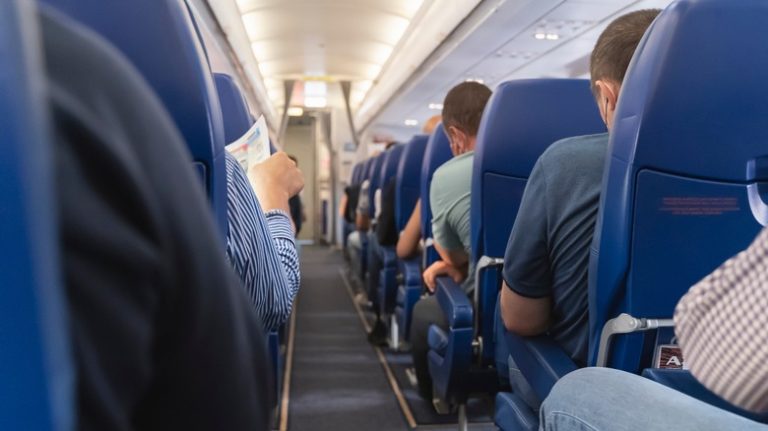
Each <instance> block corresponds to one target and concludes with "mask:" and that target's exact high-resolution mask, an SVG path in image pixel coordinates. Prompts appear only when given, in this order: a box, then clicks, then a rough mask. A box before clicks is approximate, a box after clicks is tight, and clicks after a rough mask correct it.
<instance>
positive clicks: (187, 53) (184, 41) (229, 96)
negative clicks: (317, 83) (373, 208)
mask: <svg viewBox="0 0 768 431" xmlns="http://www.w3.org/2000/svg"><path fill="white" fill-rule="evenodd" d="M40 3H43V4H46V5H47V6H50V7H51V8H54V9H55V10H57V11H58V12H60V13H63V14H65V15H67V16H68V17H70V18H71V19H73V20H75V21H77V22H79V23H80V24H83V25H84V26H86V27H88V28H89V29H90V30H92V31H94V32H96V33H97V34H98V35H100V36H102V37H103V38H104V39H105V40H106V41H108V42H109V43H111V44H112V45H113V46H114V47H115V48H117V50H119V51H120V52H121V53H122V54H123V55H124V56H125V57H126V58H127V59H128V60H129V61H130V62H131V63H132V64H133V65H134V66H135V67H136V69H137V70H138V71H139V72H140V73H141V75H142V76H143V77H144V79H145V80H146V81H147V83H148V84H149V85H150V86H151V87H152V89H153V90H154V91H155V92H156V94H157V95H158V97H159V99H160V100H161V102H162V103H163V105H164V107H165V108H166V110H167V111H168V112H169V114H170V115H171V117H172V119H173V120H174V122H175V125H176V127H177V128H178V129H179V131H180V132H181V134H182V135H183V137H184V140H185V142H186V143H187V144H188V148H189V151H190V153H191V155H192V159H193V163H194V168H195V170H196V172H197V173H198V174H199V176H200V180H201V182H202V184H203V186H204V188H205V190H206V192H207V195H208V198H209V200H210V203H211V205H212V208H213V214H214V215H215V219H216V221H217V224H218V228H219V232H220V234H221V236H222V241H221V246H222V252H223V251H224V243H225V241H224V237H225V236H226V232H227V203H226V187H227V186H226V181H227V177H226V169H225V166H224V151H225V148H224V147H225V145H226V144H227V143H229V142H232V141H234V140H236V139H237V138H239V137H240V136H241V135H243V134H244V133H245V132H246V131H247V130H248V129H249V128H250V127H251V126H252V124H253V123H254V119H253V116H252V115H251V113H250V110H249V108H248V105H247V103H246V101H245V98H244V96H243V93H242V91H241V90H240V88H239V87H238V85H237V83H236V82H235V80H234V79H233V77H231V76H229V75H226V74H219V73H213V72H212V70H211V66H210V62H209V60H208V55H209V52H208V50H209V49H216V48H215V47H206V46H205V44H204V41H203V38H202V36H201V33H200V29H199V27H198V22H197V19H196V17H195V15H194V13H193V10H192V9H191V8H190V6H189V5H188V4H187V3H186V2H185V1H182V0H161V1H158V0H139V1H132V2H103V1H98V0H77V1H69V0H40ZM31 10H32V7H31V6H29V5H26V4H25V2H21V3H17V2H15V1H14V2H3V5H2V6H0V13H1V14H0V19H1V20H2V21H3V23H4V25H3V30H2V31H4V32H6V33H7V34H6V35H3V37H2V38H0V39H2V42H3V43H7V44H8V47H9V48H8V49H3V52H4V56H5V54H6V53H14V55H15V57H13V58H12V57H8V58H7V59H6V61H7V62H8V63H9V64H16V65H17V66H18V69H17V70H15V74H14V75H7V74H0V75H1V76H2V77H3V78H7V79H5V80H4V81H3V82H2V85H3V88H4V91H3V94H4V95H9V97H8V98H6V97H4V98H3V103H4V104H5V103H7V104H8V105H7V106H6V108H5V109H4V110H3V118H4V119H5V120H10V121H9V124H8V125H7V127H6V126H5V125H4V126H3V127H2V130H3V133H7V134H9V136H8V138H7V139H5V138H4V139H3V142H8V143H9V145H12V148H15V149H17V150H19V151H21V152H18V153H17V152H16V151H14V150H13V149H11V150H10V151H8V152H5V151H4V153H3V156H4V157H8V159H7V161H5V162H4V163H3V165H4V166H6V168H4V169H3V173H4V175H5V174H7V175H9V181H3V186H6V185H8V186H11V185H12V184H13V181H11V180H10V175H13V172H12V170H13V169H17V168H18V169H21V168H23V167H24V166H29V170H28V172H23V174H24V175H25V177H26V178H27V179H28V177H30V176H31V177H35V178H38V179H45V178H47V175H48V171H49V170H50V169H48V168H41V167H40V166H34V167H33V166H32V165H38V164H44V163H45V162H46V161H47V160H48V158H47V157H45V156H38V155H36V153H37V152H39V151H41V150H38V149H36V148H37V147H39V146H42V145H43V144H42V143H44V142H45V141H46V139H45V138H44V137H42V136H37V133H42V130H45V128H40V127H39V126H37V124H42V120H41V119H40V115H41V113H40V112H37V111H36V110H39V109H41V108H40V107H39V106H34V107H33V106H31V104H32V102H34V101H36V98H35V97H32V96H30V94H31V95H33V96H36V95H37V93H36V92H37V91H39V89H37V88H36V87H34V85H37V83H36V81H35V80H37V79H39V77H38V76H36V71H34V70H33V68H32V67H28V66H29V65H30V63H31V62H32V61H33V60H36V59H35V58H32V59H30V58H27V57H26V56H27V55H28V54H26V53H25V52H23V51H21V47H22V46H24V43H20V42H19V41H20V39H23V38H24V37H32V36H29V35H26V34H25V33H24V29H23V28H21V26H22V25H23V24H25V23H26V22H27V21H29V20H32V19H34V18H31V17H30V16H28V15H29V14H30V13H32V12H31ZM20 17H21V18H23V19H20ZM138 29H140V31H137V30H138ZM27 43H31V42H27ZM11 48H13V49H11ZM4 58H5V57H4ZM25 76H26V77H27V78H26V79H23V77H25ZM13 80H17V81H18V82H22V81H25V80H26V84H25V85H18V83H16V84H14V82H13ZM6 88H9V89H10V88H16V90H14V92H10V90H9V91H8V92H6V91H5V89H6ZM25 105H29V109H27V110H25V109H23V108H24V106H25ZM25 111H26V112H25ZM19 113H23V114H24V116H23V118H21V117H19V118H15V117H18V116H19V115H18V114H19ZM12 134H15V135H16V136H11V135H12ZM29 142H34V143H35V144H34V145H31V144H30V143H29ZM14 158H19V159H18V160H13V159H14ZM20 173H21V172H20ZM21 179H22V178H21V177H19V178H17V180H21ZM42 182H44V181H42ZM25 184H38V182H34V181H25ZM16 189H19V187H17V188H16ZM32 192H33V193H30V194H29V195H25V196H24V197H23V198H24V199H31V201H30V202H31V203H34V206H33V207H30V206H29V205H28V204H23V203H21V202H20V203H19V204H18V205H16V204H13V203H12V197H11V195H10V194H8V193H4V194H3V198H4V199H6V200H5V201H4V202H5V205H9V208H10V207H12V208H18V209H19V214H18V216H19V218H18V221H19V223H22V222H24V223H27V224H29V223H32V224H37V223H38V222H37V221H35V220H34V217H32V216H31V215H34V214H43V213H50V212H51V211H50V209H46V208H44V206H45V205H50V202H52V201H53V200H52V199H50V198H49V197H46V196H48V195H47V193H48V192H49V191H45V190H40V191H34V190H33V191H32ZM35 194H39V195H40V196H36V195H35ZM30 210H32V211H31V212H29V211H30ZM28 212H29V213H28ZM3 220H4V223H3V226H4V227H7V228H12V229H17V230H18V232H26V233H27V235H29V234H30V233H35V234H45V233H47V232H50V231H51V228H50V227H49V226H47V225H39V226H28V228H25V229H22V228H21V227H20V226H19V225H15V227H13V226H14V225H13V224H6V222H5V220H6V218H5V216H4V217H3ZM25 220H26V221H25ZM40 223H42V222H40ZM22 239H23V238H21V237H20V238H19V241H21V240H22ZM33 239H34V240H35V242H34V244H33V243H31V242H30V244H28V245H27V246H26V247H24V248H29V247H34V248H31V249H29V250H30V252H32V251H34V253H35V256H34V261H35V262H34V266H31V267H29V271H28V281H27V282H26V286H27V289H26V291H25V292H26V293H24V292H22V290H21V288H22V287H23V286H24V285H25V283H24V282H21V280H20V281H19V284H18V286H19V289H18V290H19V291H18V292H15V290H16V289H15V290H14V292H9V293H13V294H14V295H23V296H28V295H32V294H34V295H35V297H37V298H45V303H43V304H41V305H38V307H42V310H41V311H40V313H39V314H40V315H43V316H46V319H45V321H44V322H45V330H44V331H42V328H33V327H30V328H29V331H42V332H44V333H46V334H47V336H48V337H52V338H54V339H55V340H54V342H53V343H52V345H53V347H55V348H56V349H57V353H56V360H55V361H53V360H50V361H48V362H50V363H49V364H47V367H52V368H54V371H55V373H54V372H50V371H45V373H44V374H45V375H48V376H50V375H59V374H61V375H62V377H60V378H53V379H49V380H46V379H44V378H43V377H41V375H38V376H37V377H36V378H33V376H32V364H30V365H31V366H30V374H29V375H23V374H20V375H19V376H18V377H17V378H15V379H13V380H14V381H19V382H26V384H27V385H28V387H27V388H26V389H24V390H23V391H21V392H26V393H28V394H30V397H31V395H32V394H43V393H45V392H46V391H44V390H40V387H39V386H44V385H45V384H48V383H46V382H49V383H50V382H53V385H54V387H52V388H49V391H50V393H53V394H55V396H54V397H51V400H53V401H56V402H55V403H53V405H52V408H51V409H50V410H49V409H44V408H41V407H40V406H34V405H32V404H31V403H29V401H28V400H27V399H25V397H19V396H18V393H21V392H17V393H16V394H14V395H12V396H3V400H4V401H7V402H3V403H2V404H3V406H4V409H5V408H6V407H7V408H8V409H10V410H9V411H13V410H14V409H16V411H17V412H18V411H24V412H26V411H27V410H26V409H27V408H29V409H31V410H32V411H35V414H37V412H41V414H43V413H45V412H50V413H51V415H53V416H56V417H55V418H51V417H49V416H47V415H45V414H43V416H41V417H40V418H39V420H40V421H41V422H46V421H49V423H50V424H56V425H57V428H58V426H59V425H60V426H61V428H60V429H67V428H68V425H67V424H71V423H72V418H71V417H68V415H69V414H71V406H66V407H64V406H61V405H59V404H60V403H71V400H72V399H73V398H72V397H71V396H69V395H71V393H70V394H69V395H67V392H71V383H72V381H71V380H72V378H71V366H70V362H71V361H70V360H68V359H67V352H66V350H67V349H65V348H64V345H66V344H67V343H66V337H65V336H63V335H62V336H58V335H57V334H58V333H59V332H61V328H64V327H65V325H62V324H60V323H59V322H58V321H59V320H60V316H61V315H62V312H61V311H60V310H59V309H60V308H61V303H60V296H61V293H60V292H59V291H58V286H56V283H53V282H51V281H50V280H45V279H44V277H43V278H40V276H39V275H37V274H43V275H45V274H46V273H47V272H46V271H45V270H44V269H45V267H50V266H54V265H55V262H56V261H55V259H54V258H53V256H51V255H50V250H48V249H49V248H51V249H52V247H51V245H50V244H48V246H43V245H41V244H43V242H44V241H40V238H29V237H28V238H26V241H28V242H29V241H31V240H33ZM38 247H42V248H41V249H40V250H36V249H37V248H38ZM18 249H19V250H20V249H22V246H21V243H20V244H19V247H18ZM20 256H21V257H24V254H21V255H20ZM29 257H32V256H31V255H27V256H26V258H29ZM29 263H30V264H32V262H29ZM14 266H15V265H12V266H11V268H13V267H14ZM14 269H15V268H14ZM14 273H17V271H14ZM19 274H20V273H19ZM5 275H6V274H3V280H11V277H10V275H9V277H5ZM10 284H11V285H14V284H15V283H12V282H11V283H10ZM34 286H37V287H34ZM38 291H39V292H45V293H44V294H39V293H35V292H38ZM3 303H4V304H9V305H10V304H15V305H14V308H16V309H17V310H18V314H12V313H5V312H4V313H3V315H4V316H9V319H4V321H3V323H4V324H6V323H8V322H6V320H8V321H10V322H13V324H14V325H18V324H19V322H23V321H24V320H25V316H33V315H35V314H36V312H34V311H33V310H32V309H31V307H34V306H35V304H34V302H33V299H32V298H27V299H24V298H22V297H21V296H20V297H17V298H16V299H14V300H12V299H10V298H8V299H7V300H4V301H3ZM21 304H26V307H19V305H21ZM17 307H19V308H17ZM32 323H33V322H30V324H32ZM49 326H50V327H49ZM2 332H3V334H6V333H11V332H14V331H5V330H3V331H2ZM280 332H282V331H278V332H274V333H272V334H270V342H269V346H270V350H271V351H272V360H273V367H274V374H275V381H276V382H278V385H277V391H278V392H277V396H276V397H275V398H274V399H275V400H277V399H279V395H280V385H279V382H281V380H282V379H281V372H282V354H281V352H282V351H283V350H284V349H283V348H282V347H281V343H282V340H281V337H280V336H279V333H280ZM27 335H28V334H27ZM36 338H37V337H36ZM36 338H35V339H36ZM2 344H3V345H4V346H8V345H15V344H17V343H14V342H8V343H6V342H5V341H3V343H2ZM36 348H39V346H37V347H36ZM48 348H51V347H50V346H48ZM2 350H4V351H5V349H2ZM9 353H11V352H9ZM14 354H18V352H16V353H14ZM52 354H53V353H52ZM37 356H40V355H36V356H35V357H37ZM14 359H17V358H14ZM3 362H6V361H3ZM7 362H8V363H10V359H8V360H7ZM38 365H40V364H38ZM43 365H44V364H43ZM15 366H16V364H15V363H14V366H11V365H8V366H4V367H3V369H4V370H16V368H14V367H15ZM44 368H45V367H44ZM14 372H15V371H14ZM2 380H3V382H10V381H11V380H12V379H10V378H8V379H7V378H6V376H5V375H4V376H3V379H2ZM35 381H37V382H39V383H40V384H39V385H38V384H34V383H33V384H30V382H35ZM14 386H18V385H13V386H11V387H9V389H11V388H12V387H14ZM4 392H5V391H4ZM12 392H13V391H11V393H12ZM59 398H60V399H59ZM16 399H19V400H21V401H23V402H24V403H29V404H25V405H24V406H23V407H24V409H21V408H19V406H18V405H17V406H14V405H13V403H12V402H11V401H12V400H16ZM51 400H43V399H41V400H38V401H39V403H47V402H48V401H51ZM6 417H7V416H6V415H5V414H3V418H4V419H5V418H6ZM26 420H28V418H21V419H20V422H19V423H28V422H23V421H26ZM0 423H4V424H8V423H12V422H5V421H4V420H3V421H0ZM10 428H15V427H13V426H11V427H10Z"/></svg>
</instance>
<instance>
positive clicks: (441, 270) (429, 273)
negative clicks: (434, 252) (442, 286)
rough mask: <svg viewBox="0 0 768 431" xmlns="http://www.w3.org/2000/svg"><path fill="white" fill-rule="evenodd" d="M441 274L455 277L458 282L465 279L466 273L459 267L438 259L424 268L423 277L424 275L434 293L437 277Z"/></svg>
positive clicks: (428, 287) (425, 281) (454, 279)
mask: <svg viewBox="0 0 768 431" xmlns="http://www.w3.org/2000/svg"><path fill="white" fill-rule="evenodd" d="M441 275H447V276H449V277H451V278H452V279H453V281H455V282H456V283H461V282H462V281H464V278H465V277H464V273H463V272H462V271H460V270H459V269H458V268H456V267H454V266H451V265H449V264H448V263H446V262H444V261H442V260H438V261H437V262H435V263H433V264H432V265H430V266H429V268H427V269H425V270H424V273H423V274H422V277H424V283H425V284H426V285H427V289H429V291H430V292H432V293H434V292H435V288H436V287H437V280H436V279H437V277H439V276H441Z"/></svg>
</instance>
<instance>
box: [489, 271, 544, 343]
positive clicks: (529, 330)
mask: <svg viewBox="0 0 768 431" xmlns="http://www.w3.org/2000/svg"><path fill="white" fill-rule="evenodd" d="M551 302H552V300H551V299H550V297H549V296H545V297H543V298H526V297H525V296H522V295H520V294H518V293H516V292H515V291H513V290H512V289H510V288H509V286H507V282H506V281H505V282H504V284H503V286H502V288H501V317H502V319H503V320H504V327H506V328H507V331H509V332H514V333H515V334H517V335H522V336H525V337H528V336H534V335H539V334H543V333H544V332H546V330H547V328H549V319H550V310H551V307H552V304H551Z"/></svg>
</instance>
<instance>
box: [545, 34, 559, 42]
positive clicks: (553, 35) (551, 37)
mask: <svg viewBox="0 0 768 431" xmlns="http://www.w3.org/2000/svg"><path fill="white" fill-rule="evenodd" d="M558 39H560V35H559V34H557V33H547V40H558Z"/></svg>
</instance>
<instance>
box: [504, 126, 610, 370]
mask: <svg viewBox="0 0 768 431" xmlns="http://www.w3.org/2000/svg"><path fill="white" fill-rule="evenodd" d="M607 147H608V134H607V133H603V134H599V135H590V136H578V137H574V138H567V139H563V140H560V141H558V142H555V143H554V144H552V145H551V146H550V147H549V148H548V149H547V150H546V151H545V152H544V154H542V155H541V157H539V160H538V161H537V162H536V165H535V166H534V167H533V171H532V172H531V176H530V178H529V179H528V184H527V185H526V187H525V192H524V193H523V200H522V202H521V204H520V210H519V212H518V214H517V219H516V220H515V225H514V227H513V228H512V233H511V234H510V236H509V242H508V243H507V251H506V253H505V256H504V271H503V273H504V281H506V282H507V285H508V286H509V287H510V288H511V289H512V290H513V291H515V292H516V293H518V294H519V295H522V296H525V297H529V298H543V297H546V296H551V297H552V303H553V308H552V326H551V327H550V330H549V332H550V334H551V335H552V336H553V337H554V338H555V340H556V341H557V342H558V343H559V344H560V346H561V347H562V348H563V349H564V350H565V351H566V352H567V353H568V354H569V355H570V356H571V358H572V359H573V360H574V361H576V363H577V364H579V365H585V364H586V359H587V348H588V344H589V331H588V324H589V316H588V300H587V269H588V268H589V249H590V246H591V244H592V235H593V233H594V230H595V221H596V219H597V210H598V206H599V203H600V189H601V185H602V179H603V169H604V164H605V157H606V152H607Z"/></svg>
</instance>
